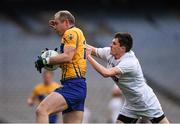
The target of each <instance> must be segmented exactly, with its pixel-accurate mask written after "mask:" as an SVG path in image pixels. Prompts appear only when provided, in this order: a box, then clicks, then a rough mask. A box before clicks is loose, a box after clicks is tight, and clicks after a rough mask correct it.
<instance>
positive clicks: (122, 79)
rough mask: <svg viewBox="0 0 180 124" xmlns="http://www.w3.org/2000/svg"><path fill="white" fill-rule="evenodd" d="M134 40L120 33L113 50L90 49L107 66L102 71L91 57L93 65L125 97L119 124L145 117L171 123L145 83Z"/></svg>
mask: <svg viewBox="0 0 180 124" xmlns="http://www.w3.org/2000/svg"><path fill="white" fill-rule="evenodd" d="M132 44H133V42H132V37H131V36H130V34H128V33H117V34H115V37H114V38H113V40H112V44H111V46H110V47H104V48H95V47H93V46H90V45H89V49H91V50H92V53H93V54H94V55H96V56H97V57H99V58H101V59H103V60H105V61H106V62H107V67H106V68H105V67H103V66H102V65H100V64H99V63H97V62H96V60H94V59H93V58H92V57H91V54H90V53H88V55H87V56H88V57H87V58H88V60H89V62H90V64H91V65H92V66H93V67H94V68H95V70H96V71H98V72H99V73H100V74H101V75H102V76H104V77H112V79H113V80H114V82H115V83H116V84H117V85H118V86H119V88H120V89H121V90H122V92H123V94H124V98H125V101H124V106H123V108H122V109H120V114H119V116H118V119H117V122H119V123H132V122H133V123H134V122H136V121H137V120H138V118H139V117H146V118H148V119H149V120H150V121H151V122H153V123H168V120H167V118H166V117H165V116H164V112H163V110H162V108H161V105H160V103H159V100H158V99H157V97H156V95H155V93H154V92H153V90H152V89H151V87H149V86H148V85H147V83H146V80H145V79H144V76H143V72H142V69H141V66H140V63H139V61H138V59H137V58H136V56H135V54H134V52H133V51H132V50H131V48H132Z"/></svg>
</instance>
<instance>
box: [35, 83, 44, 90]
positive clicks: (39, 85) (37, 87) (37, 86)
mask: <svg viewBox="0 0 180 124" xmlns="http://www.w3.org/2000/svg"><path fill="white" fill-rule="evenodd" d="M43 87H44V84H43V83H42V82H41V83H39V84H37V85H36V86H35V88H34V89H35V90H41V89H42V88H43Z"/></svg>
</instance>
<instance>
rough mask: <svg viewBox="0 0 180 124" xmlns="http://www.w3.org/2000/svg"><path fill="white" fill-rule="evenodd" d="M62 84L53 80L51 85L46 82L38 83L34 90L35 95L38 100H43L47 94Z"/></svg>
mask: <svg viewBox="0 0 180 124" xmlns="http://www.w3.org/2000/svg"><path fill="white" fill-rule="evenodd" d="M59 87H60V85H59V84H58V83H56V82H53V83H52V84H50V85H45V84H44V83H40V84H38V85H37V86H36V87H35V88H34V90H33V93H32V94H33V97H35V98H37V100H38V102H41V101H42V100H43V99H44V98H45V97H46V96H47V95H49V94H50V93H51V92H53V91H54V90H55V89H57V88H59Z"/></svg>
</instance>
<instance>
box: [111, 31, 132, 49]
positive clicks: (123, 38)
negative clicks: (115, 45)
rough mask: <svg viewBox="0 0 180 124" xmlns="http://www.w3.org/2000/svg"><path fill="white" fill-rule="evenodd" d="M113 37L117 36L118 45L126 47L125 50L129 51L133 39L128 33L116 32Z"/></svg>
mask: <svg viewBox="0 0 180 124" xmlns="http://www.w3.org/2000/svg"><path fill="white" fill-rule="evenodd" d="M114 38H117V39H118V41H119V43H120V46H125V47H126V52H129V51H130V50H131V48H132V46H133V39H132V37H131V35H130V34H129V33H120V32H118V33H116V34H115V36H114Z"/></svg>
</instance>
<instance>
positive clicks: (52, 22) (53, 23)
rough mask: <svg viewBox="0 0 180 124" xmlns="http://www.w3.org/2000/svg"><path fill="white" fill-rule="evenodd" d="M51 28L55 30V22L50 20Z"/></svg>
mask: <svg viewBox="0 0 180 124" xmlns="http://www.w3.org/2000/svg"><path fill="white" fill-rule="evenodd" d="M49 26H50V27H52V28H55V20H49Z"/></svg>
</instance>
